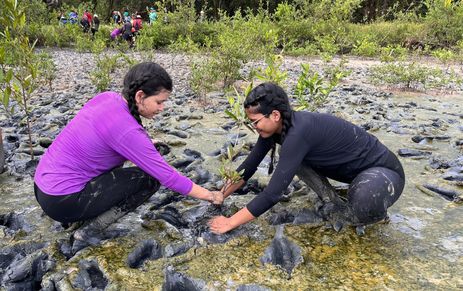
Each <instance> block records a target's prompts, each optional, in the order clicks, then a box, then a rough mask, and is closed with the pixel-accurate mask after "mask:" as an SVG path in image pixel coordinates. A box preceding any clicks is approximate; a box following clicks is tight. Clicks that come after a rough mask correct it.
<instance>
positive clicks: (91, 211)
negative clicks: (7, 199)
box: [34, 62, 223, 241]
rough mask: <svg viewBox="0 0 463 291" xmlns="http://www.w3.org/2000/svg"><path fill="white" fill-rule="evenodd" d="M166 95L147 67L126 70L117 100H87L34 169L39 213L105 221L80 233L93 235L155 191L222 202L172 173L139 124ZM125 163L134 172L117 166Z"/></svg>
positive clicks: (165, 77) (165, 82)
mask: <svg viewBox="0 0 463 291" xmlns="http://www.w3.org/2000/svg"><path fill="white" fill-rule="evenodd" d="M171 92H172V80H171V78H170V76H169V74H168V73H167V72H166V71H165V70H164V69H163V68H162V67H161V66H160V65H158V64H155V63H152V62H146V63H140V64H137V65H135V66H133V67H132V68H131V69H130V70H129V71H128V73H127V74H126V75H125V77H124V82H123V90H122V93H117V92H103V93H100V94H97V95H96V96H95V97H93V98H92V99H91V100H90V101H88V102H87V103H86V104H85V105H84V106H83V108H82V109H81V110H80V111H79V112H78V113H77V114H76V116H75V117H74V118H73V119H72V120H71V121H70V122H69V123H68V124H67V125H66V126H65V127H64V129H63V130H62V131H61V132H60V133H59V135H58V136H57V137H56V139H55V140H54V141H53V143H52V144H51V146H50V147H49V148H48V149H47V151H46V152H45V154H44V155H43V156H42V157H41V159H40V162H39V164H38V166H37V170H36V172H35V177H34V192H35V197H36V199H37V201H38V203H39V205H40V206H41V207H42V209H43V211H44V212H45V214H47V215H48V216H49V217H51V218H52V219H54V220H56V221H59V222H61V223H72V222H78V221H88V220H90V219H93V218H95V221H96V222H98V223H99V222H101V221H105V224H104V225H101V224H98V223H96V224H89V225H88V228H87V227H86V230H85V231H87V230H88V231H89V232H90V233H95V232H94V231H98V230H99V231H101V230H103V229H104V228H106V227H107V226H109V224H111V223H112V222H114V221H115V220H117V219H118V218H120V217H121V216H123V215H124V214H125V213H127V212H130V211H133V210H134V209H136V208H137V207H138V206H140V205H141V204H142V203H144V202H145V201H146V200H148V199H149V198H150V197H151V196H152V195H154V194H155V193H156V192H157V191H158V190H159V187H160V186H161V185H163V186H165V187H167V188H169V189H171V190H172V191H174V192H178V193H180V194H182V195H184V196H190V197H193V198H197V199H202V200H206V201H210V202H212V203H214V204H220V203H222V201H223V196H222V194H221V193H220V192H211V191H209V190H207V189H205V188H203V187H201V186H198V185H197V184H195V183H194V182H192V181H191V180H190V179H189V178H187V177H185V176H184V175H182V174H181V173H179V172H178V171H176V170H175V169H174V168H172V167H171V166H170V165H169V164H168V163H167V162H166V161H165V160H164V158H163V157H162V156H161V155H160V153H159V152H158V151H157V150H156V148H155V145H153V142H152V141H151V139H150V137H149V135H148V133H147V131H146V130H145V128H144V127H143V124H142V119H141V117H144V118H148V119H152V118H153V117H154V116H156V115H157V114H159V113H161V112H162V111H163V110H164V106H165V102H166V101H167V100H168V99H169V96H170V94H171ZM126 161H131V162H132V163H133V164H134V165H135V166H133V167H122V165H123V164H124V162H126ZM100 217H104V218H105V219H99V218H100ZM109 218H111V219H109ZM108 219H109V220H108ZM90 226H92V227H93V229H92V228H91V227H90ZM96 228H101V229H96ZM81 230H82V229H79V230H78V231H76V232H75V233H74V235H73V238H74V239H75V240H81V241H82V240H86V239H88V237H86V235H87V234H88V233H86V232H85V231H84V230H82V231H81Z"/></svg>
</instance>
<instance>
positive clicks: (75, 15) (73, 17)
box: [69, 10, 79, 24]
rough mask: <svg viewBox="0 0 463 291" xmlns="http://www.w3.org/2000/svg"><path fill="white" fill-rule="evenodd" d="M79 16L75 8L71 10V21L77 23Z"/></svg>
mask: <svg viewBox="0 0 463 291" xmlns="http://www.w3.org/2000/svg"><path fill="white" fill-rule="evenodd" d="M78 18H79V16H78V15H77V12H75V11H74V10H72V11H71V12H69V23H71V24H76V23H77V22H78V21H77V19H78Z"/></svg>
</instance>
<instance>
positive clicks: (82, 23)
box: [80, 13, 90, 33]
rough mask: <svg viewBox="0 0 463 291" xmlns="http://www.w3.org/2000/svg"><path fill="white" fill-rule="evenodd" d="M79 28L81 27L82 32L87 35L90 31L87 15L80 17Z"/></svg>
mask: <svg viewBox="0 0 463 291" xmlns="http://www.w3.org/2000/svg"><path fill="white" fill-rule="evenodd" d="M80 26H81V27H82V30H83V31H84V33H87V32H88V30H89V29H90V22H89V20H88V15H87V14H85V13H84V14H83V15H82V19H80Z"/></svg>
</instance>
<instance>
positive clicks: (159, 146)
mask: <svg viewBox="0 0 463 291" xmlns="http://www.w3.org/2000/svg"><path fill="white" fill-rule="evenodd" d="M154 147H155V148H156V150H157V151H158V152H159V153H160V154H161V155H162V156H165V155H168V154H169V153H170V146H169V145H168V144H166V143H163V142H157V143H155V144H154Z"/></svg>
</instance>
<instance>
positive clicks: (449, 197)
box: [423, 184, 462, 202]
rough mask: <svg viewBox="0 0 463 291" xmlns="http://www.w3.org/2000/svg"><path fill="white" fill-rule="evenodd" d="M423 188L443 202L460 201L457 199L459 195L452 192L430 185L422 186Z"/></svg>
mask: <svg viewBox="0 0 463 291" xmlns="http://www.w3.org/2000/svg"><path fill="white" fill-rule="evenodd" d="M423 187H424V188H426V189H428V190H431V191H433V192H435V193H437V194H439V195H440V196H442V197H443V198H444V199H445V200H448V201H453V202H458V201H461V199H462V198H460V197H459V193H458V192H456V191H454V190H448V189H444V188H441V187H439V186H436V185H431V184H424V185H423Z"/></svg>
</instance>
